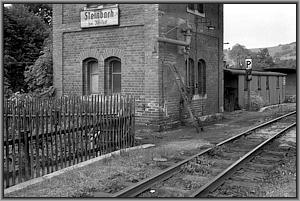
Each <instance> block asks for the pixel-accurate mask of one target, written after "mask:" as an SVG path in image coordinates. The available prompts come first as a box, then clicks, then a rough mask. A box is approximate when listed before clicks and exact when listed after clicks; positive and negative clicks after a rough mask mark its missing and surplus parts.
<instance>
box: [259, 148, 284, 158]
mask: <svg viewBox="0 0 300 201" xmlns="http://www.w3.org/2000/svg"><path fill="white" fill-rule="evenodd" d="M262 154H264V155H271V156H276V157H280V158H283V157H284V156H285V154H286V153H285V152H282V151H275V150H270V149H264V150H263V152H262Z"/></svg>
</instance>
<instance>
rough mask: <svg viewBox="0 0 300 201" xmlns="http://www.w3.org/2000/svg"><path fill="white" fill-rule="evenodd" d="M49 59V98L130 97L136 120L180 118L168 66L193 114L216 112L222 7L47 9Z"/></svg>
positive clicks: (168, 122) (151, 122) (219, 89)
mask: <svg viewBox="0 0 300 201" xmlns="http://www.w3.org/2000/svg"><path fill="white" fill-rule="evenodd" d="M189 31H190V32H191V39H190V42H189V39H188V32H189ZM187 44H188V45H187ZM186 47H188V48H186ZM53 59H54V64H53V66H54V87H55V88H56V91H57V96H61V95H70V94H76V95H86V94H94V93H96V94H97V93H102V94H111V93H121V94H126V93H130V94H133V95H134V96H135V97H136V117H137V122H138V123H142V124H148V125H156V126H166V125H172V124H176V123H180V122H181V121H182V120H183V119H187V118H188V116H187V112H186V111H185V109H184V107H183V105H182V101H181V98H180V97H181V96H180V93H179V90H178V88H177V86H176V83H175V78H174V75H173V73H172V72H170V71H169V69H168V67H167V65H166V64H167V63H168V62H175V65H176V67H177V69H178V71H179V72H180V74H181V76H182V78H183V80H184V82H185V83H186V85H187V86H188V90H189V92H190V98H191V99H192V104H193V110H194V113H195V114H196V115H197V116H204V115H209V114H215V113H218V112H223V87H222V86H223V69H222V67H223V5H222V4H216V3H212V4H55V5H54V6H53ZM187 61H188V62H187Z"/></svg>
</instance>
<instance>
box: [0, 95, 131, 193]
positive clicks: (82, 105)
mask: <svg viewBox="0 0 300 201" xmlns="http://www.w3.org/2000/svg"><path fill="white" fill-rule="evenodd" d="M134 102H135V100H134V98H133V97H132V96H130V95H127V96H121V95H111V96H105V95H92V96H76V97H75V96H72V97H61V98H59V99H54V98H52V99H30V100H28V99H27V100H20V99H18V100H8V99H6V100H4V113H3V115H4V116H3V120H4V121H3V128H4V136H3V139H4V143H3V144H4V147H3V148H4V150H3V153H4V166H3V168H4V178H3V179H4V186H5V188H8V187H10V186H13V185H16V184H18V183H22V182H24V181H27V180H29V179H33V178H36V177H40V176H43V175H45V174H49V173H52V172H54V171H57V170H60V169H63V168H66V167H68V166H72V165H75V164H77V163H80V162H83V161H86V160H89V159H91V158H94V157H97V156H100V155H103V154H106V153H109V152H112V151H115V150H119V149H123V148H127V147H130V146H133V145H134V125H135V122H134V113H135V111H134V110H135V108H134V105H135V104H134Z"/></svg>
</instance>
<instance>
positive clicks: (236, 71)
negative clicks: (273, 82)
mask: <svg viewBox="0 0 300 201" xmlns="http://www.w3.org/2000/svg"><path fill="white" fill-rule="evenodd" d="M224 72H228V73H231V74H233V75H245V74H246V71H245V69H233V68H224ZM252 75H273V76H286V74H284V73H277V72H262V71H254V70H252Z"/></svg>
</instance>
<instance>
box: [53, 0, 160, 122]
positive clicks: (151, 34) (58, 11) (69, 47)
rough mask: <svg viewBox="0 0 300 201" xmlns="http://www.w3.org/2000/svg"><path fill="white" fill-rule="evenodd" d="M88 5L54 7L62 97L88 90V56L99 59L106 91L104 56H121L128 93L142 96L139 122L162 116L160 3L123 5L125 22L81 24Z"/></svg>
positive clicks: (123, 83) (56, 62)
mask: <svg viewBox="0 0 300 201" xmlns="http://www.w3.org/2000/svg"><path fill="white" fill-rule="evenodd" d="M84 6H86V4H63V5H62V4H55V5H54V7H53V12H54V14H53V36H54V43H53V48H54V51H53V52H54V53H53V56H54V71H55V73H54V86H55V88H56V89H57V95H58V96H61V95H68V94H77V95H82V94H83V88H84V86H83V85H84V83H83V63H82V62H83V60H85V59H87V58H96V59H97V60H98V66H99V75H100V77H99V80H100V83H99V89H100V93H103V92H104V76H103V74H104V60H105V59H106V58H108V57H111V56H116V57H119V58H120V59H121V63H122V67H121V68H122V69H121V71H122V80H121V86H122V93H123V94H125V93H130V94H133V95H134V96H135V97H136V100H137V107H136V111H137V113H136V114H137V117H138V122H140V123H147V122H149V121H150V120H151V119H153V118H156V117H157V116H158V115H157V112H158V111H157V110H156V109H155V106H156V105H157V104H156V103H157V101H158V94H159V89H158V88H157V87H158V86H159V85H158V73H157V70H158V55H157V54H158V52H157V51H155V50H154V44H155V41H156V37H157V36H158V20H157V18H158V14H157V11H158V5H156V4H119V15H120V18H119V20H120V21H119V26H111V27H98V28H86V29H81V28H80V10H81V9H82V8H83V7H84Z"/></svg>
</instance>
